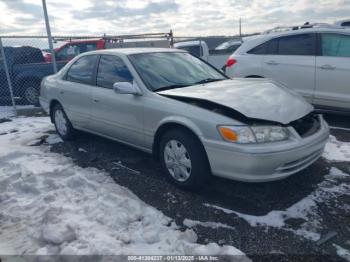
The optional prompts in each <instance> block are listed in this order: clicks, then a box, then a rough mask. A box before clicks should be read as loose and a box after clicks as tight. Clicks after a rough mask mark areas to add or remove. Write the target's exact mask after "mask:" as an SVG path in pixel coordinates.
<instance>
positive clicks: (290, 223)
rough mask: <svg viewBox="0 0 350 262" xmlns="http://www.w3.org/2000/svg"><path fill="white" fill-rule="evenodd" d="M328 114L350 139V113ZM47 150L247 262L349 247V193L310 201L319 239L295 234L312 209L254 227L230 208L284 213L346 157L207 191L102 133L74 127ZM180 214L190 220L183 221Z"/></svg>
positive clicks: (341, 136) (345, 166)
mask: <svg viewBox="0 0 350 262" xmlns="http://www.w3.org/2000/svg"><path fill="white" fill-rule="evenodd" d="M326 118H327V121H328V122H329V124H330V126H332V127H338V128H332V129H331V133H332V135H334V136H335V137H336V138H337V140H338V141H343V142H350V130H346V129H347V128H350V118H348V117H344V116H333V115H327V116H326ZM339 127H340V128H339ZM52 151H54V152H58V153H62V154H64V155H67V156H70V157H72V158H73V159H74V160H75V162H76V163H77V164H78V165H79V166H82V167H96V168H99V169H102V170H105V171H107V172H108V173H109V174H110V175H111V177H113V179H114V180H115V181H116V183H118V184H120V185H122V186H125V187H127V188H129V189H130V190H131V191H133V192H134V193H135V194H136V195H137V196H138V197H139V198H141V199H142V200H143V201H145V202H146V203H148V204H150V205H152V206H153V207H156V208H157V209H159V210H161V211H162V212H163V213H164V214H165V215H167V216H169V217H171V218H173V219H174V220H175V221H176V223H177V224H178V225H184V224H186V225H187V226H191V227H193V229H194V230H195V231H196V233H197V234H198V236H199V242H201V243H208V242H216V243H219V244H228V245H233V246H235V247H237V248H239V249H240V250H242V251H243V252H245V253H246V254H247V255H248V256H249V257H250V258H252V260H253V261H305V260H308V261H343V259H342V258H340V257H339V256H336V254H337V253H336V251H337V246H340V247H342V248H345V249H347V250H350V224H349V221H350V196H349V194H340V195H339V196H337V197H333V198H329V199H327V201H323V200H322V199H323V198H322V196H323V194H324V192H323V191H322V192H321V194H320V195H321V198H320V199H321V201H317V203H316V206H314V207H313V212H314V213H315V214H316V215H317V221H318V222H319V224H320V225H318V233H319V234H320V238H321V239H320V240H318V241H316V240H315V239H314V240H312V239H310V237H307V235H305V236H303V233H301V234H300V233H299V234H298V233H296V232H299V231H298V230H300V229H303V228H304V229H305V225H308V222H310V223H311V226H312V222H313V215H315V214H311V215H308V216H307V217H304V218H287V219H285V220H284V222H285V225H284V226H283V227H274V226H263V225H261V226H259V225H258V226H252V225H251V224H250V223H249V221H248V220H247V219H244V218H242V217H241V216H238V215H237V214H236V212H239V213H242V214H245V215H252V216H264V215H266V214H268V213H269V212H271V211H276V210H277V211H278V210H279V211H286V210H288V209H289V208H290V207H292V206H293V205H298V203H299V204H300V203H303V202H302V201H303V199H305V198H308V196H310V195H312V194H314V192H318V191H317V190H318V189H319V188H320V185H323V184H322V183H325V181H328V180H329V179H327V175H328V174H329V173H330V172H331V170H332V168H333V169H334V168H336V169H337V170H338V171H339V172H341V171H342V172H345V173H348V174H349V173H350V164H349V162H335V163H333V162H328V161H327V160H325V159H324V158H321V159H319V160H318V161H317V162H316V163H315V164H313V165H312V166H310V167H309V168H307V169H306V170H304V171H302V172H299V173H298V174H296V175H294V176H292V177H290V178H288V179H285V180H282V181H277V182H270V183H263V184H248V183H242V182H235V181H230V180H226V179H220V178H214V179H213V180H212V183H211V184H210V186H208V187H207V188H206V189H204V190H202V191H200V192H196V193H191V192H186V191H182V190H180V189H178V188H176V187H174V186H173V185H171V184H169V183H168V182H167V180H166V178H165V177H164V174H163V173H162V171H161V168H160V165H159V164H158V163H155V162H154V161H153V160H152V158H151V157H150V156H149V155H147V154H145V153H142V152H139V151H137V150H135V149H133V148H130V147H128V146H124V145H122V144H119V143H117V142H113V141H110V140H107V139H104V138H100V137H97V136H94V135H90V134H86V133H79V137H78V138H77V139H76V140H75V141H73V142H64V143H58V144H55V145H53V146H52ZM331 180H332V179H331ZM341 182H342V183H344V184H345V185H350V177H349V176H347V177H343V178H342V180H341ZM339 183H340V182H339ZM339 183H338V184H339ZM327 187H328V186H327V185H326V188H327ZM325 192H326V191H325ZM210 205H215V206H217V207H218V208H213V207H211V206H210ZM231 211H232V212H231ZM316 215H315V216H316ZM185 219H186V220H187V222H188V221H189V222H188V223H184V220H185ZM308 220H310V221H308ZM198 221H200V222H215V223H206V224H205V223H204V224H201V223H200V222H198ZM219 223H221V224H219ZM184 227H186V226H185V225H184ZM328 236H330V239H328V240H327V238H328ZM344 258H345V259H349V257H344ZM348 261H349V260H348Z"/></svg>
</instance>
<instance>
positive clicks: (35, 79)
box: [0, 46, 64, 105]
mask: <svg viewBox="0 0 350 262" xmlns="http://www.w3.org/2000/svg"><path fill="white" fill-rule="evenodd" d="M4 53H5V56H6V61H7V64H8V69H9V74H10V78H11V82H12V87H13V93H14V96H15V98H16V100H20V102H21V103H24V104H34V105H35V104H38V103H39V100H38V96H39V89H40V82H41V80H42V78H43V77H44V76H47V75H50V74H53V73H54V72H53V67H52V64H51V63H45V60H44V57H43V55H42V52H41V50H40V49H38V48H34V47H29V46H23V47H4ZM63 65H64V64H63V63H58V67H59V68H60V67H62V66H63ZM9 101H11V96H10V90H9V87H8V82H7V79H6V74H5V69H4V64H3V63H2V61H1V63H0V102H1V103H2V104H3V103H8V102H9Z"/></svg>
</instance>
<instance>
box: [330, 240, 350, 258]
mask: <svg viewBox="0 0 350 262" xmlns="http://www.w3.org/2000/svg"><path fill="white" fill-rule="evenodd" d="M333 246H334V247H335V248H336V251H337V255H338V256H340V257H342V258H344V259H345V260H346V261H348V262H350V251H349V250H347V249H345V248H342V247H341V246H338V245H336V244H333Z"/></svg>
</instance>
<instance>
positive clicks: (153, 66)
mask: <svg viewBox="0 0 350 262" xmlns="http://www.w3.org/2000/svg"><path fill="white" fill-rule="evenodd" d="M129 58H130V60H131V62H132V64H133V65H134V67H135V69H136V71H137V72H138V73H139V75H140V77H141V78H142V80H143V81H144V83H145V84H146V86H147V87H148V88H149V89H150V90H152V91H161V90H166V89H172V88H180V87H185V86H191V85H195V84H202V83H208V82H214V81H220V80H225V79H227V77H226V76H225V75H224V74H222V73H220V72H219V71H217V70H216V69H214V68H213V67H211V66H209V65H208V64H206V63H204V62H203V61H201V60H200V59H198V58H196V57H194V56H192V55H190V54H188V53H182V52H162V53H142V54H134V55H130V56H129Z"/></svg>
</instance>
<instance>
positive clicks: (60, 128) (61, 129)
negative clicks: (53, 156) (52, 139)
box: [52, 104, 75, 140]
mask: <svg viewBox="0 0 350 262" xmlns="http://www.w3.org/2000/svg"><path fill="white" fill-rule="evenodd" d="M52 119H53V122H54V124H55V128H56V131H57V133H58V134H59V136H60V137H61V138H62V139H63V140H72V139H73V138H74V133H75V130H74V128H73V126H72V124H71V122H70V121H69V119H68V117H67V115H66V113H65V112H64V110H63V108H62V106H61V105H60V104H56V105H55V106H54V107H53V109H52Z"/></svg>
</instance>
